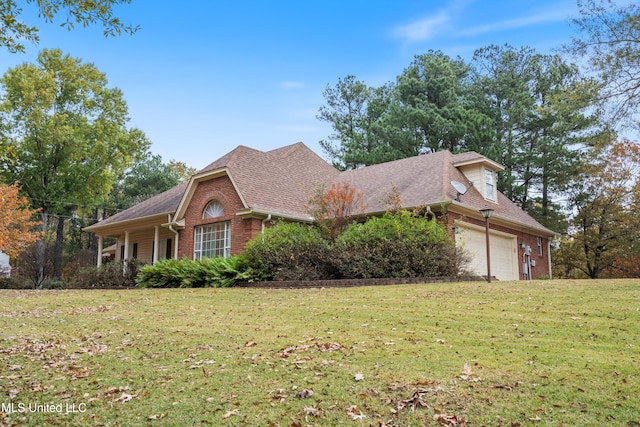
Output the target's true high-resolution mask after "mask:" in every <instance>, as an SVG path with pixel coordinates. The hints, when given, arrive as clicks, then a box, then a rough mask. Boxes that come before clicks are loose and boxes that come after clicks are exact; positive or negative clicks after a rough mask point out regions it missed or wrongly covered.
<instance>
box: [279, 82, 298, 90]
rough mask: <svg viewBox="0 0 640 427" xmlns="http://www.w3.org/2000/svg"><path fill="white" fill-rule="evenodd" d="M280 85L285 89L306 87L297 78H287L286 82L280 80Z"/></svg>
mask: <svg viewBox="0 0 640 427" xmlns="http://www.w3.org/2000/svg"><path fill="white" fill-rule="evenodd" d="M278 86H279V87H280V88H281V89H285V90H297V89H302V88H303V87H304V83H302V82H298V81H295V80H287V81H284V82H280V83H279V84H278Z"/></svg>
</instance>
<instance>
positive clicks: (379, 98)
mask: <svg viewBox="0 0 640 427" xmlns="http://www.w3.org/2000/svg"><path fill="white" fill-rule="evenodd" d="M468 73H469V66H468V65H466V64H465V63H464V62H463V61H462V60H461V59H460V58H457V59H451V58H450V57H448V56H447V55H444V54H443V53H442V52H438V51H430V52H429V53H427V54H425V55H419V56H416V57H415V59H414V61H413V62H412V63H411V64H410V65H409V67H408V68H407V69H405V70H404V72H403V73H402V74H401V75H400V76H398V78H397V79H396V81H395V82H394V83H388V84H386V85H383V86H381V87H378V88H374V87H369V86H367V85H366V84H365V83H363V82H361V81H359V80H357V79H356V77H354V76H347V77H346V78H345V79H340V80H338V83H337V84H336V86H335V87H334V88H331V87H327V89H326V90H325V92H324V97H325V100H326V101H327V105H326V106H322V107H321V108H320V111H319V114H318V116H317V117H318V119H320V120H323V121H326V122H328V123H330V124H331V125H332V127H333V130H334V132H335V133H334V134H332V135H331V136H330V137H329V139H328V140H324V141H321V142H320V145H321V146H322V148H323V149H324V150H325V152H326V153H327V154H328V155H329V156H330V157H331V158H332V159H333V162H334V165H335V166H336V167H338V168H339V169H353V168H357V167H361V166H368V165H373V164H377V163H383V162H388V161H392V160H398V159H403V158H407V157H412V156H417V155H420V154H424V153H427V152H433V151H438V150H443V149H448V150H451V151H454V152H457V151H464V150H466V149H468V147H476V146H477V145H478V144H479V141H486V140H487V139H488V138H487V135H486V133H485V132H484V129H486V128H487V123H488V119H487V118H486V117H484V116H483V115H482V114H480V113H478V111H476V110H475V109H473V108H470V106H469V105H468V104H467V102H466V101H465V96H466V91H467V88H468V81H467V77H468Z"/></svg>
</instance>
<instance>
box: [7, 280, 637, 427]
mask: <svg viewBox="0 0 640 427" xmlns="http://www.w3.org/2000/svg"><path fill="white" fill-rule="evenodd" d="M0 298H2V307H1V308H0V359H1V362H0V404H2V410H3V411H4V413H0V426H5V425H33V426H41V425H61V426H66V425H76V426H87V425H88V426H93V425H95V426H137V425H143V426H144V425H149V426H154V425H155V426H173V425H175V426H189V425H195V426H207V425H214V426H217V425H223V426H224V425H229V426H307V425H319V426H334V425H366V426H370V425H371V426H424V425H468V426H483V425H484V426H529V425H531V426H547V425H549V426H602V425H614V426H615V425H618V426H640V281H639V280H616V281H604V280H603V281H539V282H529V283H526V282H519V283H513V282H503V283H500V282H494V283H491V284H486V283H483V282H475V283H454V284H429V285H402V286H380V287H362V288H348V289H307V290H265V289H139V290H125V291H102V290H100V291H88V290H73V291H9V290H5V291H0ZM12 404H13V405H12ZM29 409H31V410H32V411H33V412H30V413H29V412H27V411H28V410H29Z"/></svg>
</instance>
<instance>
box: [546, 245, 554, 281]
mask: <svg viewBox="0 0 640 427" xmlns="http://www.w3.org/2000/svg"><path fill="white" fill-rule="evenodd" d="M547 262H548V263H549V279H553V273H552V271H551V238H547Z"/></svg>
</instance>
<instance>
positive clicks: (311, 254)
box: [243, 222, 334, 281]
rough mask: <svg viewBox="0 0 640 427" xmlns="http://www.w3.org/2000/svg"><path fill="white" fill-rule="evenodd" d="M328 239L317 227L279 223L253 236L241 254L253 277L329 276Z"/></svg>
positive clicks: (332, 274) (330, 271)
mask: <svg viewBox="0 0 640 427" xmlns="http://www.w3.org/2000/svg"><path fill="white" fill-rule="evenodd" d="M330 253H331V242H330V241H329V240H326V239H324V238H323V237H322V234H321V232H320V230H318V228H316V227H312V226H309V225H307V224H301V223H297V222H290V223H286V222H281V223H277V224H276V225H274V226H273V227H269V228H267V229H265V230H264V232H263V233H262V234H259V235H257V236H255V237H254V238H253V239H252V240H250V241H249V242H248V243H247V245H246V246H245V249H244V252H243V255H244V256H245V257H246V258H247V260H248V264H249V266H250V267H251V268H252V271H253V274H254V279H255V280H279V281H280V280H321V279H332V278H333V277H334V270H333V267H332V265H331V263H330Z"/></svg>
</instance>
